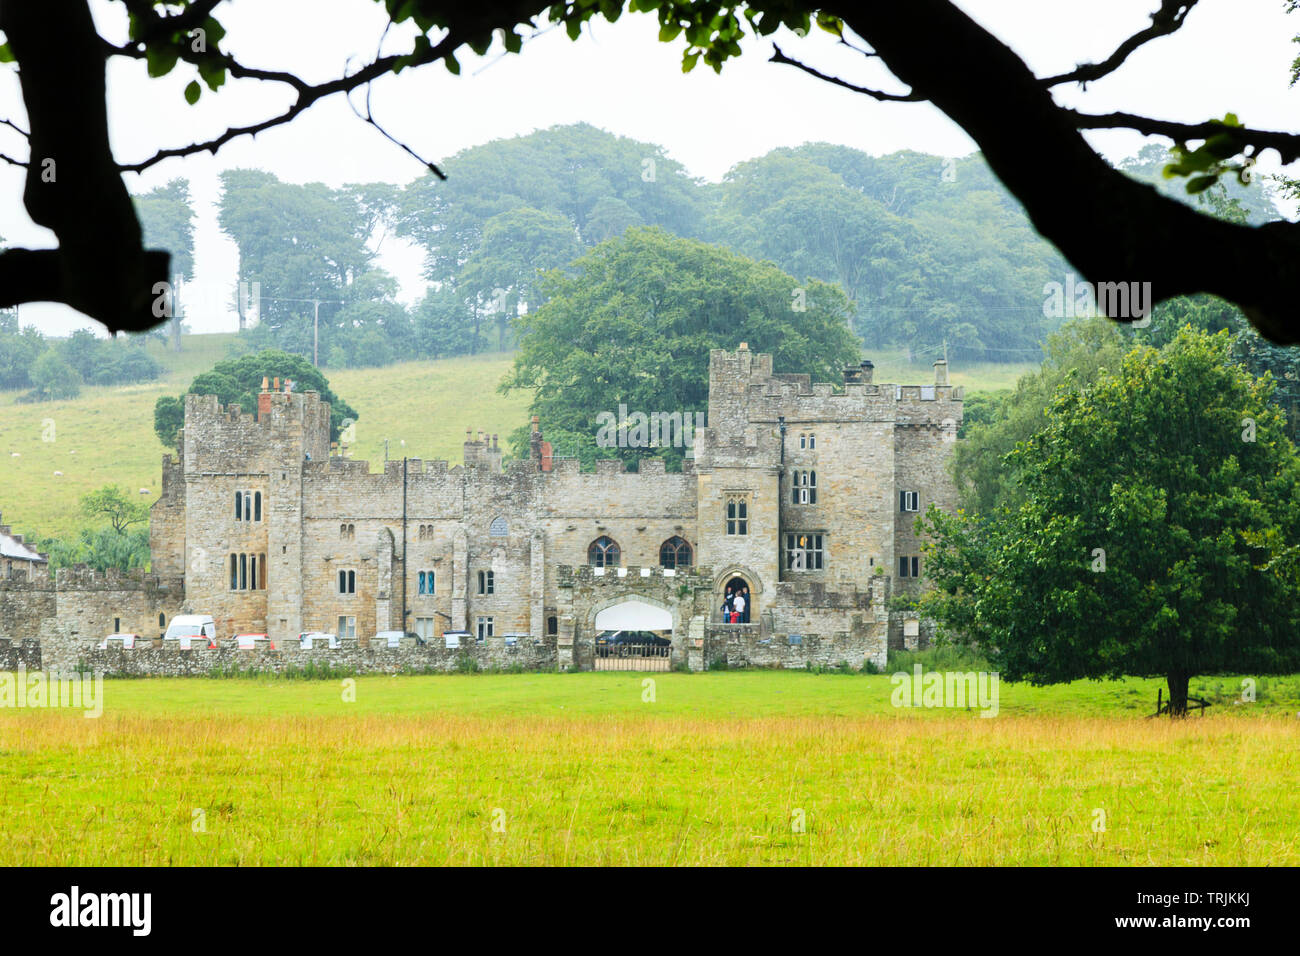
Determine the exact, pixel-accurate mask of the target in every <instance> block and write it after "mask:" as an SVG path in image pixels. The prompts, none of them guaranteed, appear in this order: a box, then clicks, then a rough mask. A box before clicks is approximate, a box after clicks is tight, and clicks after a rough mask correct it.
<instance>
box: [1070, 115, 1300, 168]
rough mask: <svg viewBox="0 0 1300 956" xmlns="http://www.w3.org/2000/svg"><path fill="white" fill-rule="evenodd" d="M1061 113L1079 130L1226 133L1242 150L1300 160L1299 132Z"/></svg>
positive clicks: (1177, 137) (1182, 137) (1179, 138)
mask: <svg viewBox="0 0 1300 956" xmlns="http://www.w3.org/2000/svg"><path fill="white" fill-rule="evenodd" d="M1061 112H1062V113H1063V114H1064V115H1065V116H1067V117H1069V119H1070V121H1071V122H1072V123H1073V125H1074V127H1075V128H1076V129H1131V130H1136V131H1137V132H1139V133H1145V134H1146V135H1148V136H1168V137H1169V138H1170V139H1172V140H1174V141H1175V142H1178V143H1187V142H1191V141H1192V140H1200V139H1208V138H1209V137H1211V136H1220V135H1222V136H1227V137H1229V138H1231V139H1233V140H1234V141H1235V142H1236V143H1237V148H1238V149H1239V150H1244V149H1246V148H1247V147H1250V146H1253V147H1255V148H1256V149H1275V150H1277V152H1278V155H1279V156H1280V157H1281V159H1282V163H1283V165H1286V164H1287V163H1292V162H1295V161H1296V160H1297V159H1300V136H1298V135H1296V134H1295V133H1282V132H1274V131H1272V130H1258V129H1248V128H1246V127H1244V126H1225V125H1224V124H1223V123H1216V122H1212V121H1209V122H1204V123H1175V122H1171V121H1170V120H1159V119H1152V118H1151V117H1149V116H1138V115H1136V114H1134V113H1105V114H1090V113H1079V112H1077V111H1075V110H1069V109H1062V110H1061Z"/></svg>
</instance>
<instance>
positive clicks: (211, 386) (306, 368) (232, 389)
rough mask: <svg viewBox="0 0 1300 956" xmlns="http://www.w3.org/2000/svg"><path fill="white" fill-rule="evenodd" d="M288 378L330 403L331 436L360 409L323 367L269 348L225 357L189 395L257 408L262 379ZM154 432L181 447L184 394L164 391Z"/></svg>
mask: <svg viewBox="0 0 1300 956" xmlns="http://www.w3.org/2000/svg"><path fill="white" fill-rule="evenodd" d="M276 378H279V379H280V380H281V381H283V380H285V379H288V380H289V381H291V382H293V389H294V391H297V392H309V391H314V392H319V393H320V398H321V401H323V402H329V406H330V438H331V439H335V440H336V439H337V438H338V437H339V431H340V430H341V429H342V426H343V422H345V421H349V420H350V421H356V419H357V412H356V410H355V409H354V408H353V407H352V406H351V405H349V404H348V403H347V402H345V401H343V399H341V398H339V397H338V396H337V395H335V394H334V390H333V389H331V388H330V383H329V380H328V379H327V378H325V376H324V375H322V374H321V372H320V370H319V369H318V368H316V367H315V366H314V365H312V364H311V362H309V361H307V360H306V359H305V358H303V357H302V356H300V355H290V354H289V353H287V352H280V351H277V350H275V349H266V350H264V351H261V352H255V353H253V354H251V355H242V356H239V357H238V358H229V359H224V360H223V361H220V362H218V363H217V364H216V365H214V366H212V368H211V369H210V370H209V371H207V372H203V373H201V374H200V375H197V376H195V378H194V381H193V382H192V383H191V384H190V387H189V388H188V389H187V390H186V394H190V395H216V396H217V399H218V401H219V402H220V403H221V404H222V405H230V404H232V403H238V404H239V406H240V407H241V408H243V409H244V410H245V411H248V412H254V411H256V409H257V395H258V393H259V392H260V391H261V390H262V381H263V379H272V380H274V379H276ZM153 416H154V426H153V427H154V432H155V433H156V434H157V435H158V440H159V441H160V442H162V443H163V444H164V445H165V446H167V447H168V448H175V449H178V450H179V443H178V441H177V439H178V437H179V433H180V429H181V428H183V427H184V426H185V395H177V396H175V397H173V396H170V395H164V396H162V397H161V398H159V399H158V401H157V402H156V403H155V404H154V412H153Z"/></svg>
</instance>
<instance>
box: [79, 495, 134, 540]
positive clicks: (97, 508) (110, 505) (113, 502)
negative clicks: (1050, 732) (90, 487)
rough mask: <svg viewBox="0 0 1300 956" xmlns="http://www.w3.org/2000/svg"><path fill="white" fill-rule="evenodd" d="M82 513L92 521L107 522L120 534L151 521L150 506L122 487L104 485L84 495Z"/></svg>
mask: <svg viewBox="0 0 1300 956" xmlns="http://www.w3.org/2000/svg"><path fill="white" fill-rule="evenodd" d="M81 513H82V514H83V515H85V516H86V517H87V518H89V519H90V520H92V521H94V520H96V519H102V520H105V521H107V522H108V523H109V524H110V525H111V526H112V528H113V530H114V531H116V532H117V533H118V534H122V533H124V532H125V531H126V530H127V529H128V528H129V527H130V526H131V525H133V524H140V523H141V522H144V521H148V520H149V506H148V505H147V504H145V503H144V502H143V501H138V500H136V499H135V498H132V497H131V495H130V494H129V493H128V492H127V490H126V489H125V488H123V487H122V486H121V485H104V486H103V487H102V488H98V489H96V490H95V491H92V492H90V493H89V494H86V495H82V497H81Z"/></svg>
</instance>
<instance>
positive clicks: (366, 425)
mask: <svg viewBox="0 0 1300 956" xmlns="http://www.w3.org/2000/svg"><path fill="white" fill-rule="evenodd" d="M234 338H235V336H234V335H233V334H212V335H188V336H185V338H184V340H183V341H182V345H183V349H182V351H181V352H179V353H176V352H172V351H170V350H169V349H168V348H167V347H166V346H164V345H163V344H162V343H160V342H157V341H150V342H149V343H148V346H147V347H148V349H149V351H150V353H151V354H152V355H153V356H154V357H155V358H157V359H158V360H159V361H160V362H162V363H163V365H164V366H165V367H166V369H167V373H166V374H165V376H164V377H163V378H162V379H161V380H159V381H157V382H150V383H148V384H144V385H127V386H120V387H108V386H100V387H88V388H84V389H83V390H82V393H81V395H80V396H79V397H78V398H75V399H71V400H68V401H59V402H42V403H39V404H33V405H24V404H20V403H19V402H18V398H19V397H20V396H21V395H22V392H21V391H10V392H4V391H0V513H2V514H3V520H4V521H5V523H7V524H10V525H12V526H13V527H14V529H15V530H16V531H18V532H20V533H25V534H39V535H42V536H46V537H61V536H70V535H73V534H75V533H76V532H77V530H78V529H79V528H80V527H81V526H82V524H83V522H82V519H81V516H80V513H79V511H78V506H77V502H78V500H79V499H80V497H81V496H82V495H84V494H86V493H87V492H89V491H93V490H94V489H96V488H99V487H100V486H102V485H106V484H120V485H123V486H124V487H126V488H129V489H130V490H131V491H132V492H133V493H136V492H139V491H140V489H148V494H147V495H146V494H140V495H139V497H140V498H141V499H143V500H146V501H150V502H152V501H154V500H156V499H157V497H158V492H159V483H160V481H161V474H162V467H161V462H162V456H163V455H164V454H165V453H166V451H167V449H165V448H163V446H162V444H161V443H160V442H159V441H158V438H157V436H156V435H155V434H154V430H153V406H154V403H155V402H156V401H157V400H158V398H159V397H160V396H162V395H177V394H180V393H181V392H183V391H184V390H185V389H186V388H188V387H189V384H190V382H191V381H192V380H193V378H194V376H195V375H197V374H199V373H200V372H203V371H206V370H207V369H209V368H211V367H212V366H213V365H214V364H216V363H217V362H219V361H221V360H222V359H223V358H226V356H227V350H228V348H229V346H230V345H231V343H232V342H233V341H234ZM872 358H873V361H874V362H875V363H876V381H878V382H901V383H917V382H928V381H931V379H932V376H931V372H930V366H929V365H928V364H925V363H920V364H915V365H912V364H908V362H907V361H906V359H905V357H904V356H903V355H902V353H900V352H888V351H886V352H880V353H878V354H873V356H872ZM510 363H511V354H510V353H489V354H485V355H475V356H465V357H461V358H455V359H443V360H439V361H421V362H403V363H400V364H398V365H390V366H387V367H385V368H368V369H326V375H327V377H328V378H329V380H330V385H331V386H332V387H333V388H334V390H335V391H336V392H337V393H338V394H339V395H341V396H343V397H344V398H346V399H347V401H348V402H349V403H350V404H351V405H352V407H353V408H355V409H356V410H357V413H358V417H357V424H356V435H355V441H354V443H353V445H352V447H351V450H350V451H349V454H350V455H351V456H352V457H353V458H362V459H367V460H369V461H370V462H372V463H373V467H374V469H375V470H376V471H378V470H381V469H382V467H383V465H382V462H383V460H384V440H385V439H388V440H389V452H388V453H389V455H390V456H392V457H394V458H400V457H402V455H403V454H406V455H409V456H411V457H413V458H424V459H437V458H445V459H447V460H448V461H449V462H451V463H452V464H453V465H454V464H457V463H459V462H460V461H461V460H462V458H463V454H462V452H463V442H464V441H465V429H466V428H473V429H475V430H478V429H482V430H484V431H487V432H496V433H498V434H499V435H501V436H502V440H503V441H504V439H505V436H506V435H507V434H508V433H509V432H510V431H512V430H514V429H515V428H518V427H519V426H520V425H523V424H526V423H527V422H528V403H529V396H528V395H527V394H526V393H524V392H515V393H512V394H510V395H501V394H499V393H498V392H497V390H496V387H497V383H498V382H500V380H501V378H502V376H503V375H504V374H505V373H506V371H507V370H508V369H509V367H510ZM1032 367H1033V366H1031V365H1028V364H1009V365H999V364H992V363H983V364H977V365H972V366H969V367H954V368H953V371H952V376H951V379H952V382H953V384H954V385H965V386H966V387H967V389H968V390H980V389H991V388H1005V387H1009V386H1011V385H1013V384H1014V383H1015V381H1016V379H1017V378H1018V377H1019V376H1020V375H1022V374H1023V373H1024V372H1026V371H1028V370H1029V369H1030V368H1032ZM51 426H52V431H51ZM51 438H52V440H49V439H51ZM403 441H404V442H405V443H406V444H405V445H402V444H401V443H402V442H403ZM15 453H16V456H15ZM56 472H61V474H56Z"/></svg>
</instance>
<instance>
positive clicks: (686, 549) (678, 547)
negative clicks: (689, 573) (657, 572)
mask: <svg viewBox="0 0 1300 956" xmlns="http://www.w3.org/2000/svg"><path fill="white" fill-rule="evenodd" d="M659 566H660V567H664V568H689V567H690V566H691V546H690V545H689V544H688V543H687V541H686V539H685V538H682V537H679V536H678V535H673V536H672V537H671V538H669V539H668V540H667V541H665V542H664V543H663V544H661V545H660V546H659Z"/></svg>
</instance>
